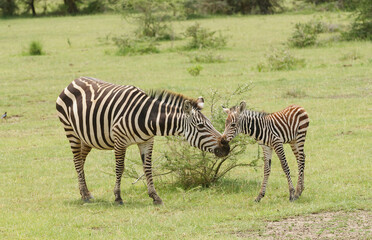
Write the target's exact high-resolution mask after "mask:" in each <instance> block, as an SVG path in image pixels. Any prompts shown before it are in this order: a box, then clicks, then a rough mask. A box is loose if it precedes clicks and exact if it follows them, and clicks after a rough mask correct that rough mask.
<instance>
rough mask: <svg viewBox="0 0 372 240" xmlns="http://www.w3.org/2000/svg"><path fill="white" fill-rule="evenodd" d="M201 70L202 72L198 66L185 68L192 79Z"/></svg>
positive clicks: (201, 68)
mask: <svg viewBox="0 0 372 240" xmlns="http://www.w3.org/2000/svg"><path fill="white" fill-rule="evenodd" d="M201 70H203V67H202V66H200V65H196V66H193V67H189V68H187V71H188V72H189V73H190V75H191V76H194V77H196V76H198V75H199V74H200V71H201Z"/></svg>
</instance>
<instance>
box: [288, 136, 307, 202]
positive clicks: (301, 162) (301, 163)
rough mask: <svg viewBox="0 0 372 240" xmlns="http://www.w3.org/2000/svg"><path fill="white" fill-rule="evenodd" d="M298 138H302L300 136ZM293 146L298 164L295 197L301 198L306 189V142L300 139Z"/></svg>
mask: <svg viewBox="0 0 372 240" xmlns="http://www.w3.org/2000/svg"><path fill="white" fill-rule="evenodd" d="M298 139H301V137H300V138H298ZM291 148H292V151H293V153H294V155H295V156H296V159H297V165H298V181H297V187H296V193H295V196H294V197H295V199H297V198H299V197H300V196H301V194H302V191H303V190H304V188H305V187H304V173H305V172H304V171H305V153H304V142H299V141H298V140H296V141H294V142H292V143H291Z"/></svg>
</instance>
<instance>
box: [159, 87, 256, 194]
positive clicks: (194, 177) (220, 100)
mask: <svg viewBox="0 0 372 240" xmlns="http://www.w3.org/2000/svg"><path fill="white" fill-rule="evenodd" d="M249 90H250V86H249V85H243V86H238V88H237V89H236V90H235V91H233V92H218V91H212V92H211V93H210V95H209V96H207V98H208V99H210V103H211V107H210V111H211V112H210V114H211V121H212V124H213V126H214V127H215V128H216V129H217V130H218V131H220V132H223V131H224V128H225V119H226V114H225V113H224V112H223V111H222V109H221V105H222V104H224V105H225V106H227V105H229V102H230V101H231V100H232V97H234V98H239V100H241V99H244V98H245V97H246V96H245V95H246V94H247V92H248V91H249ZM253 143H254V141H253V140H252V139H251V138H249V137H248V136H247V135H243V134H241V135H239V136H237V137H236V138H234V140H233V141H232V142H231V143H230V147H231V152H230V154H229V155H228V156H226V157H223V158H217V157H215V156H214V155H213V154H211V153H207V152H202V151H200V150H199V149H197V148H193V147H190V145H189V144H188V143H187V142H186V141H185V140H183V139H181V138H179V137H167V141H166V143H165V144H166V146H167V147H165V148H164V149H165V150H164V152H163V153H162V155H163V158H162V160H161V161H159V168H160V169H162V172H166V173H169V172H170V173H172V176H173V177H174V179H175V183H176V184H178V185H180V186H181V187H182V188H184V189H189V188H192V187H196V186H203V187H209V186H211V185H213V184H214V183H216V182H217V181H218V180H219V179H221V178H222V177H223V176H225V175H226V174H227V173H228V172H229V171H231V170H232V169H234V168H236V167H240V166H251V167H255V166H257V162H258V160H259V158H257V159H252V160H251V161H250V162H248V163H247V162H246V163H242V162H239V161H238V157H239V156H241V155H242V154H244V153H245V152H246V148H247V146H248V145H249V144H253Z"/></svg>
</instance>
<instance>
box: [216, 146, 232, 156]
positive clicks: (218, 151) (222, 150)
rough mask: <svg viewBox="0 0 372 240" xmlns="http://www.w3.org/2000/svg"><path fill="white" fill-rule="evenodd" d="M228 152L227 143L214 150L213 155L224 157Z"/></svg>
mask: <svg viewBox="0 0 372 240" xmlns="http://www.w3.org/2000/svg"><path fill="white" fill-rule="evenodd" d="M229 152H230V145H229V144H228V143H226V144H222V145H221V146H220V147H217V148H215V149H214V155H216V156H217V157H225V156H227V155H228V154H229Z"/></svg>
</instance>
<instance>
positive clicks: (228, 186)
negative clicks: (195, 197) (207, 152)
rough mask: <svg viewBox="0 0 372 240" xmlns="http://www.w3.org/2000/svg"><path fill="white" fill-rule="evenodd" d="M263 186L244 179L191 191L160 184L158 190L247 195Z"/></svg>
mask: <svg viewBox="0 0 372 240" xmlns="http://www.w3.org/2000/svg"><path fill="white" fill-rule="evenodd" d="M260 186H261V182H260V181H256V180H244V179H228V178H223V179H221V180H220V181H218V182H217V183H215V184H213V185H212V186H210V187H202V186H197V187H193V188H189V189H183V188H182V187H181V186H180V185H179V184H176V183H173V184H170V183H168V184H167V183H164V182H161V183H159V184H158V189H161V190H162V191H164V192H169V193H174V192H192V191H213V192H216V193H247V192H254V191H259V189H260Z"/></svg>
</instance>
